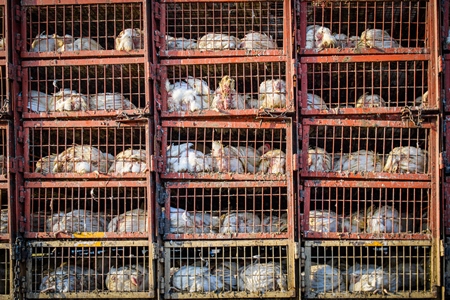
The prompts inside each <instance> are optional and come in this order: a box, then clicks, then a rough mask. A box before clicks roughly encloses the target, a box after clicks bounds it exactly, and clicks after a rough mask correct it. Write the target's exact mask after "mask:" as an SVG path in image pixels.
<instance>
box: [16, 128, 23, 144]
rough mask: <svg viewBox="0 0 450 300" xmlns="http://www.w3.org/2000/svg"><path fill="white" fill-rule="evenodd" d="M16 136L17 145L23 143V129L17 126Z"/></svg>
mask: <svg viewBox="0 0 450 300" xmlns="http://www.w3.org/2000/svg"><path fill="white" fill-rule="evenodd" d="M16 136H17V142H18V143H23V138H24V134H23V127H22V126H18V127H17V131H16Z"/></svg>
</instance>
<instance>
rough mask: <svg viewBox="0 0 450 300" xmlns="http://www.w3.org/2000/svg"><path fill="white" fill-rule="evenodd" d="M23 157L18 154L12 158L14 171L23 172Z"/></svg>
mask: <svg viewBox="0 0 450 300" xmlns="http://www.w3.org/2000/svg"><path fill="white" fill-rule="evenodd" d="M24 166H25V162H24V158H23V157H22V156H18V157H16V158H15V159H14V169H15V171H16V172H23V171H24Z"/></svg>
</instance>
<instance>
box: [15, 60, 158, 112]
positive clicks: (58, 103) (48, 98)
mask: <svg viewBox="0 0 450 300" xmlns="http://www.w3.org/2000/svg"><path fill="white" fill-rule="evenodd" d="M144 65H145V60H144V59H143V58H131V57H130V58H109V59H100V58H97V59H85V60H83V61H80V60H58V61H54V60H52V61H45V60H40V61H24V62H22V72H23V79H22V89H23V91H22V93H21V97H20V98H19V100H20V101H21V102H20V104H19V105H21V108H22V110H23V117H24V118H43V117H45V118H47V117H58V118H68V117H72V118H75V117H90V118H93V117H99V116H113V117H117V118H122V119H123V118H126V119H128V118H130V117H133V118H137V117H142V116H144V115H146V114H149V113H150V111H151V109H150V99H149V95H150V90H149V88H150V87H149V82H148V74H146V71H145V67H144Z"/></svg>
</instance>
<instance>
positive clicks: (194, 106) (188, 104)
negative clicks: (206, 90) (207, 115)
mask: <svg viewBox="0 0 450 300" xmlns="http://www.w3.org/2000/svg"><path fill="white" fill-rule="evenodd" d="M166 91H167V96H168V97H167V108H168V111H169V112H173V111H191V112H194V111H197V110H202V109H206V108H208V104H209V103H208V102H206V100H208V98H207V97H205V96H203V95H199V94H198V93H197V91H196V90H195V89H194V88H192V87H191V85H189V84H188V83H186V82H184V81H178V82H175V83H174V84H170V82H169V80H166Z"/></svg>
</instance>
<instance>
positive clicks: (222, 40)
mask: <svg viewBox="0 0 450 300" xmlns="http://www.w3.org/2000/svg"><path fill="white" fill-rule="evenodd" d="M239 43H240V42H239V39H238V38H236V37H234V36H229V35H226V34H220V33H208V34H206V35H204V36H202V37H201V39H200V40H199V41H198V44H197V47H198V49H200V50H227V49H236V48H237V47H238V45H239Z"/></svg>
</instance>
